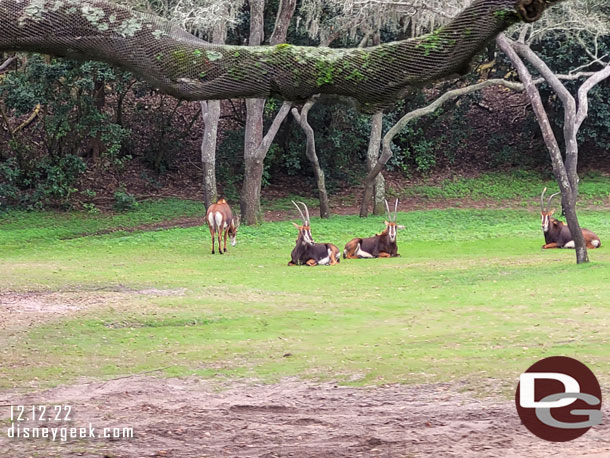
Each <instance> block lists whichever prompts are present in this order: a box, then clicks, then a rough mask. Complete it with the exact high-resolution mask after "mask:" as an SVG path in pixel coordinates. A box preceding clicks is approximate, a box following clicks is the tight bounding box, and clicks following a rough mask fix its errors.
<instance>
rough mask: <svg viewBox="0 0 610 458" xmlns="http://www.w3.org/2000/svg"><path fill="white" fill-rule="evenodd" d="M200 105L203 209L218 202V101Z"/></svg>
mask: <svg viewBox="0 0 610 458" xmlns="http://www.w3.org/2000/svg"><path fill="white" fill-rule="evenodd" d="M200 103H201V113H202V115H203V122H204V124H205V128H204V131H203V139H202V141H201V165H202V167H203V202H204V205H205V208H208V207H209V206H210V205H212V204H213V203H215V202H216V201H217V200H218V195H217V192H218V191H217V188H216V144H217V140H218V124H219V121H220V101H219V100H211V101H209V102H200Z"/></svg>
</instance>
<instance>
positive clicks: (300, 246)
mask: <svg viewBox="0 0 610 458" xmlns="http://www.w3.org/2000/svg"><path fill="white" fill-rule="evenodd" d="M292 203H293V204H294V206H295V207H297V210H298V211H299V213H300V214H301V218H302V220H303V225H302V226H299V225H298V224H295V223H292V224H293V225H294V227H296V228H297V229H298V230H299V236H298V237H297V243H296V246H295V247H294V249H293V250H292V253H290V258H291V259H290V262H289V263H288V265H289V266H302V265H307V266H317V265H320V266H334V265H335V264H338V263H339V261H340V260H341V256H340V254H339V248H337V247H336V246H335V245H333V244H332V243H315V242H314V241H313V236H312V235H311V225H310V223H309V210H308V209H307V205H305V204H304V203H303V202H299V203H300V204H301V205H303V208H304V210H305V213H303V211H301V208H300V207H299V206H298V205H297V203H296V202H295V201H292Z"/></svg>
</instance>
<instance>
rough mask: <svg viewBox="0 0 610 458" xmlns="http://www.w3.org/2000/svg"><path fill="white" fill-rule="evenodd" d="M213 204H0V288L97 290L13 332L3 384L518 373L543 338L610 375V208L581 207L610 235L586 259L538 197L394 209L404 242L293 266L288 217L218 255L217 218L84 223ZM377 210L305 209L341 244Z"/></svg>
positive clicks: (2, 338) (370, 224) (250, 232)
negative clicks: (75, 305)
mask: <svg viewBox="0 0 610 458" xmlns="http://www.w3.org/2000/svg"><path fill="white" fill-rule="evenodd" d="M202 212H203V209H202V207H201V205H200V204H199V203H195V202H180V201H169V202H168V201H164V202H157V203H154V202H151V203H147V204H145V205H141V206H140V208H139V209H138V210H137V211H135V212H130V213H127V214H121V215H114V216H112V215H110V216H109V215H87V214H78V213H71V214H55V213H10V214H8V215H3V216H0V272H2V276H1V278H0V292H1V293H4V296H0V303H1V302H2V298H3V297H4V298H6V297H7V296H6V295H7V294H8V293H11V294H23V293H33V292H44V293H55V292H56V293H58V294H59V296H61V297H63V298H65V297H69V298H72V299H73V300H75V301H82V302H85V303H86V302H87V300H88V299H90V298H91V297H92V296H95V297H97V298H98V299H99V298H100V297H101V298H102V300H101V303H99V304H98V305H96V306H94V307H90V308H83V309H82V310H80V311H79V312H77V313H76V314H71V315H67V316H61V315H58V316H53V315H51V316H49V317H48V318H46V319H42V320H39V321H38V322H37V323H35V324H34V325H32V326H28V327H24V328H21V329H12V330H10V332H2V334H0V343H1V349H0V360H1V361H2V364H1V365H2V377H0V388H17V387H21V388H23V387H28V386H51V385H56V384H58V383H69V382H72V381H75V380H77V379H79V378H81V377H93V378H109V377H119V376H122V375H127V374H134V373H141V372H145V371H150V370H154V369H159V368H163V370H161V371H159V374H162V375H167V376H186V375H191V374H195V375H199V376H203V377H219V378H220V379H233V378H254V379H258V380H264V381H274V380H278V379H280V378H282V377H285V376H297V377H301V378H306V379H313V380H332V381H337V382H338V383H350V384H360V385H365V384H382V383H389V382H401V383H432V382H440V381H452V380H466V381H470V382H471V383H473V384H474V386H478V387H480V389H481V390H484V391H487V390H488V389H490V386H491V385H493V386H495V385H497V384H499V385H500V386H501V387H503V388H504V389H506V390H512V389H513V388H514V381H515V380H516V378H517V377H518V375H519V373H520V372H522V371H523V370H525V369H526V368H527V367H528V366H529V365H531V364H532V363H533V362H535V361H536V360H538V359H540V358H542V357H544V356H550V355H566V356H573V357H576V358H579V359H580V360H582V361H583V362H585V363H587V364H588V365H589V366H590V367H591V368H592V370H593V371H594V372H595V373H596V374H597V375H598V376H599V377H600V379H602V380H604V379H608V378H610V377H609V375H610V371H609V369H610V368H609V367H608V361H610V345H608V343H609V340H610V313H609V312H610V288H609V287H608V281H609V280H610V248H608V247H610V224H609V223H610V214H609V213H608V212H607V211H603V210H598V211H594V210H587V211H582V212H581V213H580V217H581V223H582V224H583V225H584V226H586V227H588V228H590V229H594V230H596V231H597V232H598V234H599V235H600V237H601V239H602V242H605V245H604V246H603V247H602V248H601V249H599V250H594V251H591V252H590V256H591V259H592V263H590V264H588V265H583V266H576V265H575V257H574V252H573V251H570V250H548V251H543V250H541V248H540V247H541V245H542V243H543V236H542V233H541V230H540V226H539V224H540V223H539V215H538V214H537V213H534V212H533V211H528V210H468V209H464V210H430V211H417V212H410V213H399V216H398V221H399V223H401V224H404V225H405V226H406V229H405V230H403V231H401V232H400V233H399V251H400V253H401V255H402V257H400V258H396V259H389V260H388V259H385V260H384V259H379V260H358V261H355V260H351V261H346V260H342V262H341V264H340V265H339V266H336V267H316V268H308V267H287V262H288V261H289V255H290V250H291V249H292V246H293V244H294V239H295V237H296V231H295V229H294V228H293V227H292V224H291V223H290V222H289V221H286V222H277V223H266V224H264V225H261V226H258V227H242V228H241V229H240V232H239V234H238V245H237V247H235V248H232V249H231V248H230V249H229V253H227V254H226V255H223V256H220V255H215V256H212V255H211V254H210V241H209V233H208V230H207V228H206V227H194V228H186V229H172V230H161V231H152V232H133V233H127V232H114V233H110V234H106V235H90V236H81V235H83V234H94V233H96V232H97V231H100V230H106V229H109V228H113V227H117V226H120V227H123V228H127V227H130V226H136V225H139V224H143V223H150V222H155V221H162V220H167V219H172V218H177V217H181V216H193V215H197V214H202ZM295 213H296V212H295ZM295 221H296V218H295ZM382 227H383V219H382V218H380V217H371V218H369V219H366V220H362V219H360V218H358V217H355V216H354V217H350V216H344V217H333V218H331V219H330V220H326V221H321V220H319V219H315V218H314V219H313V221H312V228H313V233H314V237H315V238H316V240H317V241H320V242H323V241H328V242H333V243H335V244H336V245H338V246H339V247H340V248H342V247H343V245H344V244H345V243H346V242H347V241H348V240H349V239H350V238H351V237H353V236H356V235H360V236H368V235H372V234H373V233H375V232H377V231H379V230H380V229H381V228H382ZM151 291H152V292H151ZM105 295H108V296H107V297H112V298H113V300H111V301H110V300H109V301H108V303H105V302H104V300H103V299H104V297H106V296H105ZM98 302H100V301H98ZM0 329H1V328H0ZM8 329H11V328H10V327H9V328H8ZM490 379H497V380H498V382H495V381H494V382H493V383H490V382H489V380H490Z"/></svg>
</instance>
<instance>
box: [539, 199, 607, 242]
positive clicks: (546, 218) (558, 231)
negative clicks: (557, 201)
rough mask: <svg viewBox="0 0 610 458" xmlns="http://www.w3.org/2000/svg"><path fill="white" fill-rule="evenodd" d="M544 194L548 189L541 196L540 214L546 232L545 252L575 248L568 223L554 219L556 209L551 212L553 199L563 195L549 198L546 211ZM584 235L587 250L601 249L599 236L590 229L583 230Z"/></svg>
mask: <svg viewBox="0 0 610 458" xmlns="http://www.w3.org/2000/svg"><path fill="white" fill-rule="evenodd" d="M544 193H546V188H544V190H543V191H542V195H541V196H540V214H541V216H542V231H543V232H544V241H545V244H544V245H542V248H544V249H545V250H546V249H549V248H574V239H573V238H572V234H571V233H570V228H569V227H568V225H567V224H566V223H564V222H562V221H559V220H557V219H555V218H553V217H552V216H553V214H554V213H555V209H552V210H550V207H551V201H552V200H553V197H555V196H557V195H559V194H561V193H559V192H558V193H555V194H553V195H552V196H551V197H549V200H548V202H547V204H546V209H545V206H544ZM582 235H583V236H584V238H585V242H586V244H587V248H599V247H600V246H601V245H602V242H601V241H600V240H599V237H598V236H597V234H595V233H594V232H592V231H590V230H589V229H584V228H583V229H582Z"/></svg>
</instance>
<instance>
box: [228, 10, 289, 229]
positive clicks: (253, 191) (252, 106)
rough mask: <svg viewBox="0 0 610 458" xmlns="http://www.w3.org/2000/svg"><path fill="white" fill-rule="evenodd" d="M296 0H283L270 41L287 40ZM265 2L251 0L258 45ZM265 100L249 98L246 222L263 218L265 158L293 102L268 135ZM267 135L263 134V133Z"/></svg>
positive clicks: (243, 199) (253, 37) (243, 196)
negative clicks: (262, 191) (264, 122)
mask: <svg viewBox="0 0 610 458" xmlns="http://www.w3.org/2000/svg"><path fill="white" fill-rule="evenodd" d="M295 7H296V0H281V1H280V5H279V9H278V13H277V18H276V22H275V28H274V31H273V34H272V35H271V40H270V44H272V45H277V44H280V43H283V42H284V41H286V34H287V32H288V25H289V24H290V21H291V20H292V16H293V15H294V10H295ZM264 18H265V1H264V0H250V40H249V43H248V44H249V45H250V46H258V45H260V44H261V43H262V42H263V40H264V25H265V24H264ZM264 109H265V100H264V99H248V100H246V132H245V139H244V167H245V171H244V182H243V184H242V190H241V199H240V208H241V217H242V222H243V223H244V224H257V223H258V222H259V221H260V220H261V208H260V193H261V184H262V180H263V171H264V161H265V156H267V152H268V151H269V147H270V146H271V142H272V141H273V138H274V137H275V135H276V134H277V131H278V130H279V127H280V125H281V123H282V122H283V120H284V119H285V118H286V116H287V115H288V113H289V112H290V103H288V102H285V103H284V105H282V108H281V109H280V111H279V113H278V114H277V115H276V118H275V119H274V121H273V124H272V127H271V128H269V131H268V132H267V134H266V135H264V132H263V115H264ZM263 135H264V136H263Z"/></svg>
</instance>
